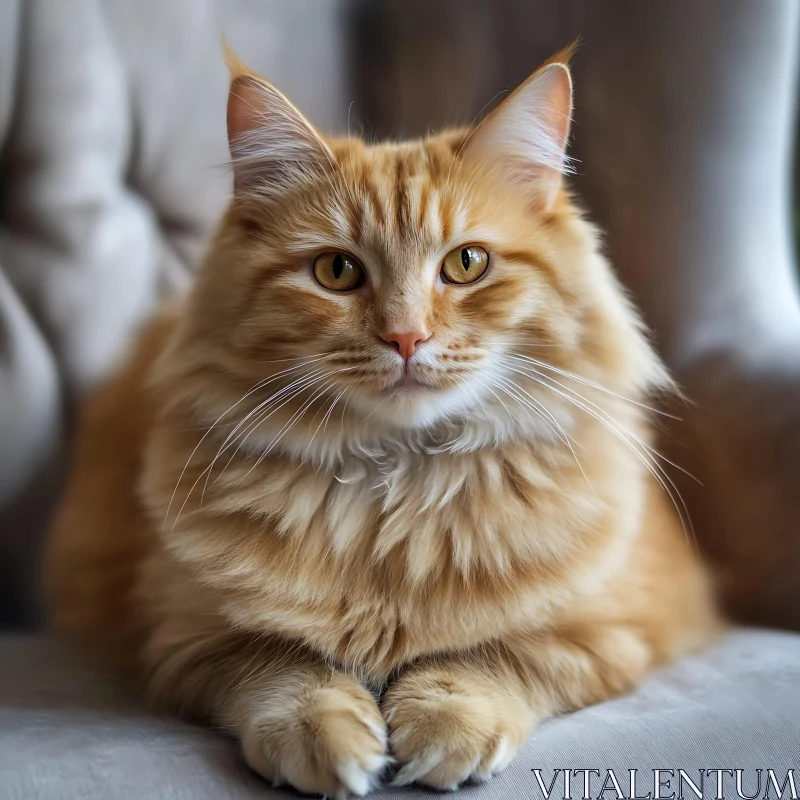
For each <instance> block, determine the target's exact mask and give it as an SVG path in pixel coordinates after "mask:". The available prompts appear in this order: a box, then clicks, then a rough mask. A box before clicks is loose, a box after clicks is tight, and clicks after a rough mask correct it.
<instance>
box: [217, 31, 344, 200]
mask: <svg viewBox="0 0 800 800" xmlns="http://www.w3.org/2000/svg"><path fill="white" fill-rule="evenodd" d="M225 58H226V62H227V65H228V70H229V72H230V76H231V86H230V92H229V94H228V145H229V147H230V152H231V162H232V165H233V176H234V193H248V194H261V195H266V196H276V195H280V194H281V193H282V192H283V191H284V190H285V189H287V188H289V187H290V186H291V185H292V184H296V183H298V182H300V181H302V180H303V179H305V178H307V177H308V176H311V175H316V174H320V173H324V172H325V171H327V170H329V169H330V168H331V166H332V165H333V163H334V156H333V154H332V153H331V151H330V149H329V148H328V146H327V145H326V144H325V142H324V141H323V140H322V138H321V137H320V135H319V134H318V133H317V132H316V131H315V130H314V128H313V127H312V125H311V123H309V122H308V121H307V120H306V119H305V117H304V116H303V115H302V114H301V113H300V112H299V111H298V110H297V109H296V108H295V107H294V106H293V105H292V104H291V103H290V102H289V101H288V100H287V99H286V97H284V95H283V94H281V93H280V92H279V91H278V90H277V89H276V88H275V87H274V86H271V85H270V84H269V83H267V81H265V80H264V79H263V78H261V77H260V76H258V75H256V74H255V73H253V72H251V71H250V70H249V69H247V67H245V65H244V64H243V63H242V62H241V61H240V60H239V59H238V58H237V57H236V56H235V55H234V54H233V53H232V52H231V51H230V50H229V49H228V48H227V46H226V47H225Z"/></svg>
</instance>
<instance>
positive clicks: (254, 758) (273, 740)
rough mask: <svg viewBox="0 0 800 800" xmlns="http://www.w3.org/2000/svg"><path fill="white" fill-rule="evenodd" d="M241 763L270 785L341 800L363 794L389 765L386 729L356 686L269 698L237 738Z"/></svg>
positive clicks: (338, 686) (370, 698) (371, 705)
mask: <svg viewBox="0 0 800 800" xmlns="http://www.w3.org/2000/svg"><path fill="white" fill-rule="evenodd" d="M242 748H243V750H244V755H245V759H246V760H247V763H248V764H249V765H250V767H251V768H252V769H254V770H255V771H256V772H258V773H260V774H261V775H263V776H264V777H265V778H267V779H268V780H271V781H272V782H273V783H274V784H275V785H281V784H283V783H288V784H291V785H292V786H294V788H295V789H298V790H299V791H301V792H306V793H309V794H321V795H326V796H328V797H334V798H337V800H342V799H343V798H346V797H349V796H361V795H365V794H367V793H368V792H369V791H370V790H371V789H373V788H374V787H375V786H376V785H377V784H378V783H379V781H380V776H381V773H382V772H383V771H384V768H385V767H386V765H387V764H388V762H389V760H390V759H389V756H388V755H387V753H386V725H385V723H384V721H383V717H382V716H381V714H380V711H379V710H378V707H377V705H376V704H375V701H374V700H373V698H372V696H371V695H370V694H369V693H368V692H366V691H365V690H364V689H362V688H361V687H360V686H358V685H357V684H352V685H350V684H346V683H343V684H340V685H335V686H328V687H321V688H314V689H310V690H308V691H307V692H305V693H304V694H303V695H301V696H299V697H289V698H286V697H272V698H270V699H269V700H268V701H265V703H264V707H263V709H255V710H253V712H252V718H251V721H250V723H249V724H248V725H247V727H246V729H245V730H244V731H243V733H242Z"/></svg>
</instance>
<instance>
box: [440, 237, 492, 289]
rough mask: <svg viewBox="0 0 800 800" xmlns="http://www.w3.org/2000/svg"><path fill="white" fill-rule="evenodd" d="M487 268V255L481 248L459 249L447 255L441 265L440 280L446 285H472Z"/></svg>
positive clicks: (475, 246) (471, 246) (472, 246)
mask: <svg viewBox="0 0 800 800" xmlns="http://www.w3.org/2000/svg"><path fill="white" fill-rule="evenodd" d="M488 266H489V254H488V253H487V252H486V251H485V250H484V249H483V248H482V247H478V246H477V245H470V246H469V247H459V248H458V250H453V252H452V253H448V254H447V257H446V258H445V260H444V263H443V264H442V278H443V279H444V280H445V281H447V282H448V283H473V282H474V281H476V280H478V278H480V277H481V275H483V273H484V272H486V268H487V267H488Z"/></svg>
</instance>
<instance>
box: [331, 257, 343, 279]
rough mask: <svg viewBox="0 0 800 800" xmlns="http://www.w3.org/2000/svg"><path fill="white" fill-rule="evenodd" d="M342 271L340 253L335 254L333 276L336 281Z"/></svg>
mask: <svg viewBox="0 0 800 800" xmlns="http://www.w3.org/2000/svg"><path fill="white" fill-rule="evenodd" d="M343 272H344V259H343V258H342V256H341V255H337V256H336V258H334V259H333V277H334V278H336V280H337V281H338V280H339V278H340V277H341V276H342V273H343Z"/></svg>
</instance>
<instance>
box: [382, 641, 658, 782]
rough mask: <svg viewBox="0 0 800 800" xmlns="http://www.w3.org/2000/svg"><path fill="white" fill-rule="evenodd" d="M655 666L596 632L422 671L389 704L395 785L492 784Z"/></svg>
mask: <svg viewBox="0 0 800 800" xmlns="http://www.w3.org/2000/svg"><path fill="white" fill-rule="evenodd" d="M651 662H652V652H651V650H650V647H649V646H648V645H647V643H646V642H645V641H644V640H643V639H642V638H641V637H640V635H639V634H638V633H637V632H636V631H635V630H634V629H632V628H628V627H623V626H616V625H606V626H603V625H600V626H594V625H593V626H591V627H589V626H587V627H585V628H572V629H570V630H563V631H558V632H552V633H548V634H546V635H530V636H519V637H516V638H514V639H508V640H506V641H503V642H500V643H496V644H493V645H491V646H487V647H486V648H483V649H481V650H480V651H475V652H470V653H462V654H458V655H454V656H452V657H439V658H436V659H431V660H428V661H424V662H422V663H418V664H415V665H414V666H412V667H410V668H409V669H407V670H406V671H405V672H404V673H402V674H401V675H400V677H399V678H398V679H397V680H396V681H395V682H394V683H393V684H392V685H391V686H390V687H389V690H388V691H387V693H386V696H385V698H384V700H383V703H382V710H383V713H384V716H385V717H386V721H387V722H388V725H389V742H390V750H391V753H392V755H393V756H394V758H395V759H396V760H397V762H398V763H399V764H400V769H399V771H398V773H397V776H396V778H395V782H396V783H398V784H408V783H411V782H414V781H417V782H420V783H424V784H427V785H429V786H433V787H435V788H439V789H453V788H455V787H457V786H458V785H459V784H460V783H462V782H463V781H465V780H468V779H472V780H484V779H486V778H489V777H490V776H491V775H493V774H495V773H497V772H499V771H501V770H502V769H504V768H505V767H506V766H508V764H509V763H510V762H511V760H512V759H513V757H514V755H515V754H516V752H517V751H518V750H519V748H520V747H521V746H522V745H523V744H524V742H525V739H526V738H527V736H528V735H529V733H530V732H531V730H532V729H533V727H534V726H535V725H536V724H537V723H538V722H540V721H541V720H543V719H545V718H547V717H549V716H552V715H553V714H556V713H559V712H562V711H567V710H571V709H576V708H581V707H583V706H585V705H590V704H592V703H596V702H599V701H601V700H604V699H606V698H608V697H612V696H614V695H616V694H619V693H620V692H623V691H625V690H627V689H629V688H631V687H633V686H635V685H636V684H637V683H638V682H639V681H640V680H641V678H642V676H643V675H644V674H645V672H646V670H647V669H648V667H649V666H650V665H651Z"/></svg>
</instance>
